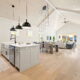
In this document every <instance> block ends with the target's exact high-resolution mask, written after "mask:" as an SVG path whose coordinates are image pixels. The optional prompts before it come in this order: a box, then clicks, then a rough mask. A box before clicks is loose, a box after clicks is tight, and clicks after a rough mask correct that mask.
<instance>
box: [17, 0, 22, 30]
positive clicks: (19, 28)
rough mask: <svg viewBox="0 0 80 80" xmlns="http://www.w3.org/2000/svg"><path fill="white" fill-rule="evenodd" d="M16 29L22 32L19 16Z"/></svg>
mask: <svg viewBox="0 0 80 80" xmlns="http://www.w3.org/2000/svg"><path fill="white" fill-rule="evenodd" d="M19 8H20V0H19ZM16 29H17V30H22V26H21V25H20V15H19V20H18V25H17V26H16Z"/></svg>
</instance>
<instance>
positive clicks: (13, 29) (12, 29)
mask: <svg viewBox="0 0 80 80" xmlns="http://www.w3.org/2000/svg"><path fill="white" fill-rule="evenodd" d="M12 8H13V19H14V8H15V6H14V5H12ZM10 31H16V29H15V28H14V26H13V27H12V28H11V29H10Z"/></svg>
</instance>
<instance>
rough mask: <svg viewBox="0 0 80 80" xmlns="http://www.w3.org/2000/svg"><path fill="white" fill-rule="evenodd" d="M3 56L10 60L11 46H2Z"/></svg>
mask: <svg viewBox="0 0 80 80" xmlns="http://www.w3.org/2000/svg"><path fill="white" fill-rule="evenodd" d="M1 54H2V55H3V56H4V57H6V58H7V59H8V60H9V45H5V44H1Z"/></svg>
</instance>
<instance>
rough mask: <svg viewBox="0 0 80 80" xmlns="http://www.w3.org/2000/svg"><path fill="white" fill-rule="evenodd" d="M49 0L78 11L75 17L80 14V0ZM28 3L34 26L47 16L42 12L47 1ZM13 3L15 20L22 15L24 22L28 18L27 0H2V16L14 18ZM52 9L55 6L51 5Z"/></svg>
mask: <svg viewBox="0 0 80 80" xmlns="http://www.w3.org/2000/svg"><path fill="white" fill-rule="evenodd" d="M19 1H20V7H19ZM49 1H50V2H51V3H52V5H54V6H55V7H57V8H60V9H63V10H68V11H73V12H76V11H77V12H78V13H76V15H74V16H75V17H76V16H79V15H80V0H49ZM27 3H28V11H27V12H28V20H29V21H30V22H31V24H32V25H33V26H34V25H38V24H39V23H40V22H41V21H42V20H43V19H44V17H45V16H44V15H43V13H44V12H42V7H43V6H44V5H46V1H45V0H27ZM12 4H14V5H15V20H16V21H17V20H18V18H19V16H20V18H21V22H24V21H25V19H26V9H25V6H26V0H0V17H4V18H8V19H13V17H12V8H11V5H12ZM52 10H53V8H52V7H51V6H49V12H51V11H52ZM65 14H66V13H65ZM77 14H78V15H77ZM70 15H71V14H70ZM77 18H78V17H77ZM78 20H80V19H78Z"/></svg>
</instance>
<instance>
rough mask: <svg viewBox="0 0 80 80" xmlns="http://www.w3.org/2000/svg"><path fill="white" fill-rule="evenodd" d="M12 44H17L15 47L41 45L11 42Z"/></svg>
mask: <svg viewBox="0 0 80 80" xmlns="http://www.w3.org/2000/svg"><path fill="white" fill-rule="evenodd" d="M10 45H11V46H15V47H29V46H37V45H38V46H39V44H18V43H16V44H10Z"/></svg>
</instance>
